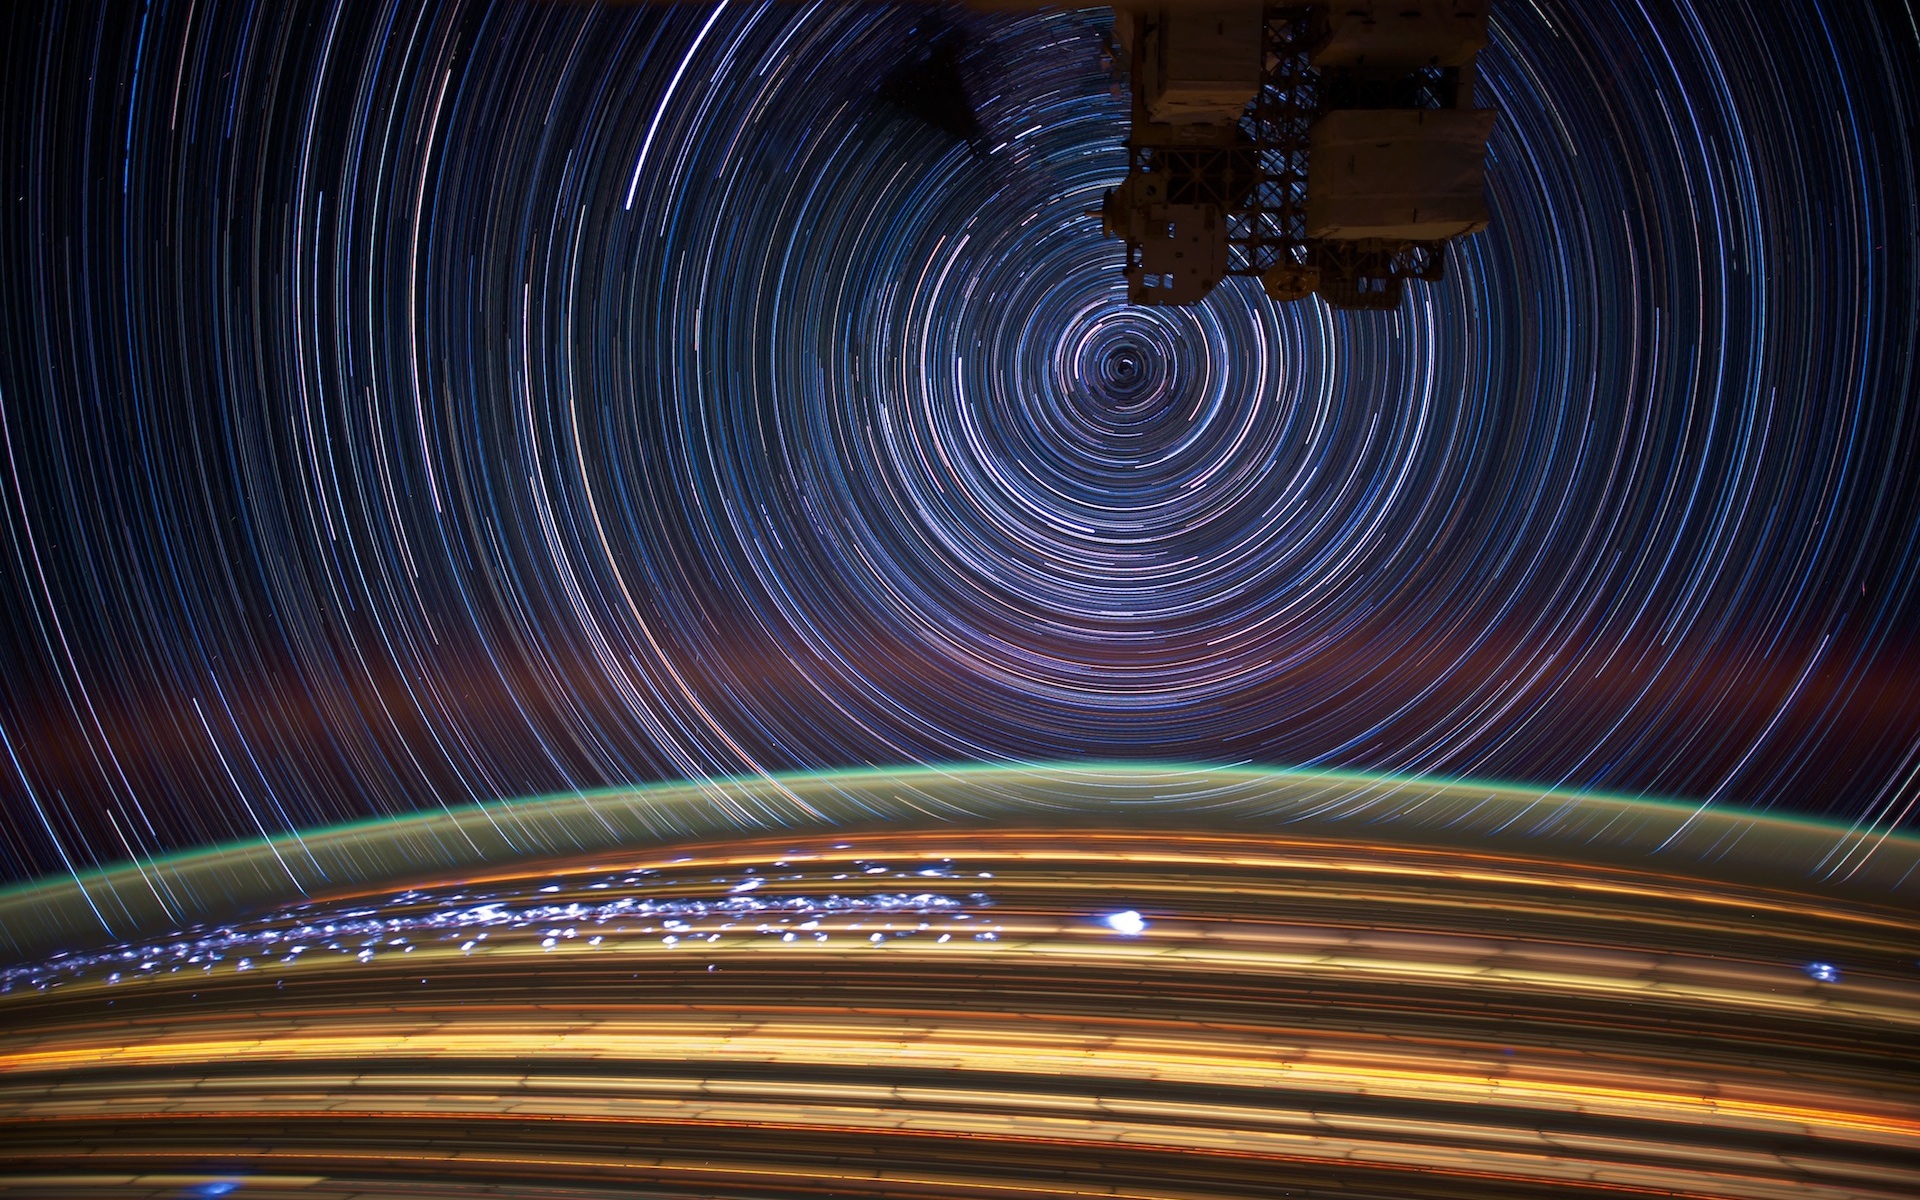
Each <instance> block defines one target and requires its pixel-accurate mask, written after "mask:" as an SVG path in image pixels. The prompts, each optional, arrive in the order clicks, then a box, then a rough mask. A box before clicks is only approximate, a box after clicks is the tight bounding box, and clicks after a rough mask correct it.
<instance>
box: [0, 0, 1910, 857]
mask: <svg viewBox="0 0 1920 1200" xmlns="http://www.w3.org/2000/svg"><path fill="white" fill-rule="evenodd" d="M0 19H3V20H4V21H5V22H6V28H5V33H4V49H3V50H0V55H4V74H3V75H0V152H3V154H4V157H3V158H0V183H4V189H0V202H3V203H0V299H3V301H4V307H3V308H0V336H3V337H4V343H3V344H0V345H3V351H0V419H3V421H4V424H3V425H0V449H4V458H3V459H0V671H4V682H0V737H3V738H4V742H5V747H4V748H5V757H4V760H0V878H18V877H23V876H29V875H36V874H40V873H43V872H48V871H60V870H65V869H66V868H67V867H68V866H70V865H71V866H82V865H85V864H87V863H92V862H106V861H114V860H120V859H125V858H128V857H130V856H138V857H145V856H148V855H152V854H156V853H160V852H164V851H166V850H169V849H175V848H179V847H183V846H190V845H195V844H199V843H203V842H208V841H215V840H224V839H230V838H240V837H249V836H252V837H257V836H259V835H260V834H261V833H263V832H265V833H272V832H277V831H281V830H285V829H288V828H305V827H310V826H313V825H316V824H321V823H328V822H333V821H337V820H341V819H346V818H351V817H358V816H369V815H377V814H384V813H394V812H402V811H407V810H409V809H413V808H421V807H431V806H434V805H436V804H442V803H444V804H449V805H452V804H461V803H468V802H471V801H474V800H481V799H493V798H498V797H505V796H517V795H525V794H530V793H537V792H550V791H565V790H570V789H576V788H590V787H597V786H601V785H606V784H612V783H624V782H634V781H643V780H652V779H662V778H676V777H685V776H699V775H703V774H738V773H746V772H753V771H757V770H789V769H815V768H828V767H835V766H846V765H856V764H894V763H908V762H945V761H954V760H970V759H996V760H997V759H1007V758H1014V759H1090V758H1091V759H1108V758H1140V759H1154V760H1169V759H1178V760H1202V761H1215V762H1227V761H1235V762H1238V761H1250V762H1255V763H1266V764H1317V765H1325V766H1343V767H1352V768H1357V769H1368V770H1383V771H1395V772H1426V773H1441V774H1447V775H1470V776H1491V777H1497V778H1505V779H1517V780H1527V781H1535V782H1541V783H1551V784H1563V785H1566V786H1569V787H1576V788H1583V789H1588V788H1591V789H1605V790H1612V791H1621V792H1627V793H1632V794H1649V795H1663V796H1674V797H1679V798H1687V799H1694V800H1699V801H1712V802H1714V803H1722V804H1741V805H1753V806H1765V807H1776V808H1785V809H1792V810H1795V811H1801V812H1809V813H1824V814H1830V815H1834V816H1838V817H1841V818H1844V819H1847V820H1859V821H1863V822H1871V823H1878V824H1879V825H1880V826H1882V827H1885V826H1886V825H1887V824H1888V823H1890V822H1895V821H1900V820H1905V821H1907V823H1908V824H1912V823H1913V821H1914V819H1916V818H1920V814H1913V815H1912V816H1909V810H1911V809H1912V808H1913V807H1914V806H1915V804H1916V801H1920V594H1917V593H1920V471H1917V470H1916V464H1920V398H1917V396H1916V366H1917V365H1920V358H1917V357H1916V351H1917V350H1920V335H1917V334H1916V309H1917V307H1920V306H1917V305H1916V299H1915V296H1916V273H1915V271H1916V269H1915V264H1916V262H1920V215H1916V201H1917V200H1920V184H1917V183H1916V177H1915V163H1914V158H1913V153H1914V152H1913V147H1912V145H1911V144H1910V140H1909V139H1910V137H1911V133H1912V130H1913V129H1914V128H1915V125H1916V120H1915V118H1916V115H1917V114H1920V81H1917V80H1916V76H1915V73H1914V63H1915V51H1916V45H1917V43H1920V34H1917V33H1916V29H1915V26H1914V24H1913V20H1912V17H1911V15H1910V14H1909V13H1908V12H1907V11H1906V10H1905V9H1903V8H1902V7H1900V6H1899V5H1897V4H1896V5H1883V6H1881V7H1880V8H1878V9H1873V8H1870V7H1868V6H1862V5H1859V4H1855V3H1852V2H1851V0H1845V2H1843V0H1825V2H1824V3H1819V4H1815V3H1799V4H1793V3H1780V4H1773V3H1768V4H1765V5H1762V4H1748V3H1742V2H1740V0H1693V2H1692V3H1688V2H1687V0H1670V2H1660V0H1650V2H1649V3H1647V4H1645V5H1636V4H1627V3H1623V2H1610V0H1579V2H1575V0H1550V2H1547V0H1543V2H1541V3H1526V2H1512V3H1499V4H1496V5H1495V9H1494V19H1493V43H1492V45H1491V46H1490V48H1489V49H1488V50H1487V51H1486V52H1485V53H1484V54H1483V55H1482V57H1481V60H1480V66H1481V73H1480V100H1481V103H1483V104H1485V105H1487V106H1490V107H1493V108H1495V109H1497V110H1498V112H1499V123H1498V127H1497V131H1496V133H1495V135H1494V140H1493V144H1492V149H1491V154H1490V162H1489V175H1488V191H1489V198H1490V202H1491V208H1492V213H1493V223H1492V226H1491V228H1490V229H1488V230H1487V231H1486V232H1485V233H1483V234H1480V235H1476V236H1474V237H1472V238H1469V239H1467V240H1465V241H1464V242H1462V243H1459V244H1457V245H1456V246H1454V247H1453V249H1452V251H1451V252H1450V254H1449V257H1448V270H1447V277H1446V279H1445V280H1444V281H1443V282H1441V283H1439V284H1435V285H1431V286H1422V285H1415V286H1413V287H1412V288H1410V289H1409V297H1408V299H1407V300H1406V301H1405V302H1404V303H1403V305H1402V307H1401V309H1400V310H1399V311H1398V312H1395V313H1390V314H1341V313H1332V312H1330V311H1328V310H1327V309H1326V308H1324V307H1323V306H1321V305H1319V304H1318V302H1309V303H1303V304H1298V305H1294V306H1288V307H1275V306H1273V305H1271V304H1270V303H1269V302H1268V301H1267V300H1266V299H1265V298H1264V296H1263V295H1262V294H1261V293H1260V291H1259V289H1258V287H1257V285H1256V284H1254V283H1252V281H1244V280H1234V281H1229V283H1228V284H1227V285H1224V286H1222V287H1221V288H1220V289H1219V290H1218V291H1216V293H1215V295H1214V296H1213V297H1212V298H1211V299H1210V300H1209V301H1208V302H1207V303H1206V304H1205V305H1203V306H1201V307H1198V308H1194V309H1190V310H1138V309H1129V308H1127V307H1126V306H1125V304H1124V302H1123V287H1122V284H1121V280H1120V277H1119V271H1118V268H1119V261H1120V254H1121V251H1120V247H1119V245H1118V244H1117V243H1114V242H1112V241H1109V240H1106V239H1105V238H1103V236H1102V235H1101V232H1100V229H1099V224H1098V221H1097V220H1095V219H1093V218H1090V217H1088V216H1086V215H1085V213H1086V211H1087V210H1088V209H1092V208H1097V206H1098V204H1099V200H1100V196H1101V194H1102V192H1103V191H1104V190H1105V189H1106V188H1108V187H1110V186H1112V185H1113V184H1114V183H1115V182H1117V180H1118V178H1119V177H1120V175H1121V174H1122V172H1123V171H1124V165H1125V164H1124V158H1123V154H1122V151H1121V148H1120V139H1121V137H1122V136H1123V134H1124V125H1125V112H1126V106H1125V103H1124V101H1123V100H1121V99H1119V98H1117V97H1116V94H1115V87H1116V84H1115V81H1114V80H1113V79H1112V78H1111V77H1109V76H1108V75H1107V74H1106V73H1105V71H1104V70H1103V67H1102V63H1101V51H1102V47H1103V45H1104V41H1105V38H1106V24H1105V18H1103V17H1101V16H1099V15H1096V14H1092V13H1069V14H1051V15H1030V16H992V17H988V16H967V17H961V18H957V19H959V20H961V21H963V22H964V23H965V25H966V27H967V31H968V32H969V34H970V35H971V50H970V51H969V54H968V56H967V60H966V70H967V71H968V73H969V78H970V79H971V80H972V81H973V84H974V87H975V89H976V91H977V93H978V94H979V96H980V97H981V101H982V102H981V107H980V121H981V125H982V128H983V130H984V140H985V141H986V143H987V144H988V147H989V152H988V153H986V154H977V153H973V152H970V151H969V149H968V147H967V146H965V145H963V144H960V143H958V142H956V141H954V140H953V139H952V138H950V137H949V136H948V135H945V134H943V133H941V132H939V131H938V130H936V129H932V128H930V127H928V126H926V125H924V124H921V123H917V122H915V121H914V120H913V119H911V118H910V117H908V116H906V115H904V114H902V113H900V112H899V111H897V110H894V109H891V108H889V107H888V106H887V105H886V104H885V103H883V102H882V101H881V100H880V99H879V92H880V89H881V84H880V81H881V80H882V79H883V78H884V77H885V75H886V74H887V72H888V71H889V70H890V69H891V67H892V66H893V65H895V63H896V62H897V61H898V59H899V56H900V54H901V49H902V47H903V46H907V45H910V44H912V43H913V41H914V39H915V37H916V36H917V35H915V34H913V33H912V32H911V30H912V27H913V26H914V23H915V22H916V21H919V20H924V19H925V17H924V14H922V13H916V12H915V11H913V10H910V9H899V8H891V7H887V6H881V5H866V6H855V7H828V8H816V7H807V6H800V5H774V6H771V7H763V6H760V5H755V4H746V3H731V4H727V5H724V6H722V7H719V8H702V7H687V8H678V9H674V10H672V11H667V12H662V11H658V10H640V9H630V8H628V9H621V8H616V9H611V10H607V9H601V8H596V7H593V6H589V5H584V4H582V5H574V4H536V3H503V4H497V5H491V6H489V5H482V4H473V5H456V4H446V5H440V6H431V7H426V8H419V7H414V6H411V5H406V6H401V5H395V4H386V5H379V4H351V5H340V6H334V5H329V4H321V3H313V4H300V5H293V4H262V5H259V6H257V7H251V8H250V7H249V6H247V5H245V4H242V3H237V2H233V0H191V2H181V3H174V2H171V0H155V2H154V3H150V4H146V5H137V4H106V5H59V4H47V3H25V4H15V5H9V6H7V9H6V15H5V17H4V18H0ZM1123 347H1131V348H1132V349H1133V350H1134V352H1135V356H1136V357H1137V359H1138V360H1139V361H1140V362H1142V363H1143V364H1144V366H1145V374H1144V376H1143V381H1142V382H1138V383H1134V384H1127V385H1125V386H1122V385H1121V383H1120V382H1119V381H1117V380H1116V379H1114V378H1113V377H1112V376H1111V375H1110V374H1103V373H1102V369H1101V368H1102V364H1103V363H1107V362H1109V361H1110V358H1111V355H1112V353H1113V352H1114V351H1115V350H1116V349H1118V348H1123Z"/></svg>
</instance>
